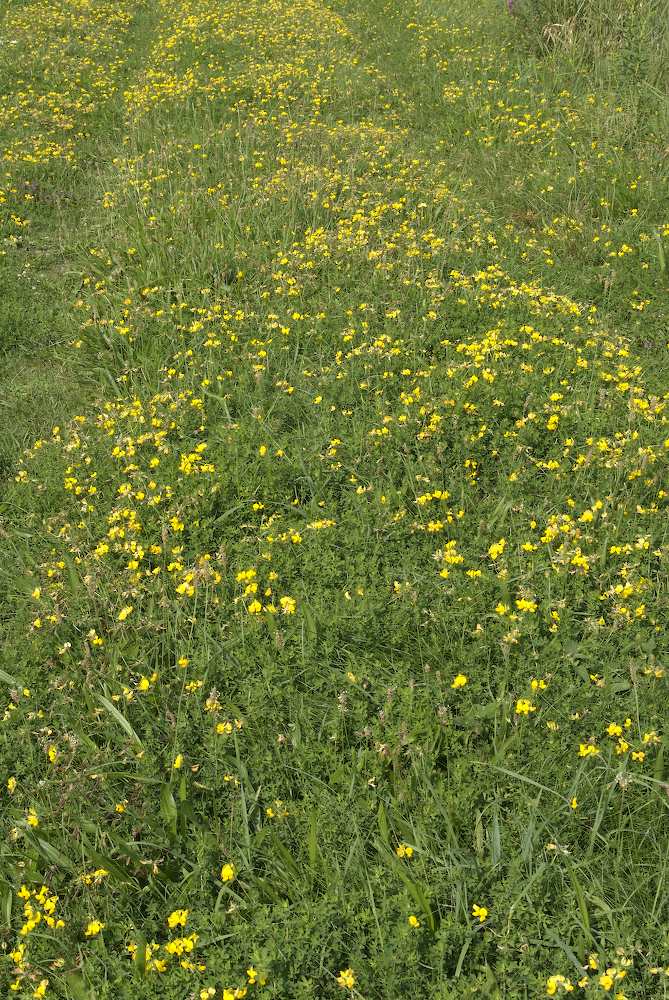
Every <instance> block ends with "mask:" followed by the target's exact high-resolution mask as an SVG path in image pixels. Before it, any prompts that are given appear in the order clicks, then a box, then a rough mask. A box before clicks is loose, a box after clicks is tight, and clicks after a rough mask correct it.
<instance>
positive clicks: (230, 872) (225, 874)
mask: <svg viewBox="0 0 669 1000" xmlns="http://www.w3.org/2000/svg"><path fill="white" fill-rule="evenodd" d="M234 877H235V866H234V865H233V864H230V863H228V864H225V865H223V867H222V868H221V879H222V880H223V881H224V882H232V880H233V879H234Z"/></svg>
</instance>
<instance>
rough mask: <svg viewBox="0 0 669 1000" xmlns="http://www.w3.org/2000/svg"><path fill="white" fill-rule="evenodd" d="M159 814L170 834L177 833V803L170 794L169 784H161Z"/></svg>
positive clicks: (174, 834)
mask: <svg viewBox="0 0 669 1000" xmlns="http://www.w3.org/2000/svg"><path fill="white" fill-rule="evenodd" d="M160 815H161V816H162V817H163V820H164V821H165V826H166V827H167V829H168V831H169V832H170V833H171V834H172V836H176V833H177V815H178V812H177V804H176V802H175V799H174V795H173V794H172V787H171V785H163V787H162V789H161V792H160Z"/></svg>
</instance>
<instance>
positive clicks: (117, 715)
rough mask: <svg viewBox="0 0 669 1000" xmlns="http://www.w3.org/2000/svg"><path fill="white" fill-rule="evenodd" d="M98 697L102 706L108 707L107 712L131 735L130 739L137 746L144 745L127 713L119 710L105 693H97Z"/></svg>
mask: <svg viewBox="0 0 669 1000" xmlns="http://www.w3.org/2000/svg"><path fill="white" fill-rule="evenodd" d="M96 698H97V700H98V701H99V702H100V704H101V705H102V707H103V708H104V709H106V711H107V712H109V714H110V715H111V717H112V719H114V720H115V721H116V722H118V724H119V726H120V727H121V729H122V730H123V731H124V733H127V735H128V736H129V737H130V739H131V740H132V741H133V742H134V743H136V744H137V746H140V747H141V746H142V745H143V744H142V741H141V740H140V738H139V736H138V735H137V733H136V732H135V730H134V729H133V728H132V726H131V725H130V723H129V722H128V720H127V719H126V717H125V715H123V714H122V713H121V712H119V710H118V708H117V707H116V705H115V704H114V703H113V702H112V701H110V700H109V698H106V697H105V696H104V695H103V694H97V695H96Z"/></svg>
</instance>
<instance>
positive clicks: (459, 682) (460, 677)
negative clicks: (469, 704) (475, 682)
mask: <svg viewBox="0 0 669 1000" xmlns="http://www.w3.org/2000/svg"><path fill="white" fill-rule="evenodd" d="M468 683H469V678H468V677H467V676H466V675H465V674H457V675H456V676H455V677H454V678H453V680H452V681H451V687H452V688H455V689H456V690H457V688H463V687H464V686H465V684H468Z"/></svg>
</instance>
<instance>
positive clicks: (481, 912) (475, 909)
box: [472, 903, 488, 924]
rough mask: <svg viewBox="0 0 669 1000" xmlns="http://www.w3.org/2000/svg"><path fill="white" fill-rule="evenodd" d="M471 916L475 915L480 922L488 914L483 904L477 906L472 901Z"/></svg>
mask: <svg viewBox="0 0 669 1000" xmlns="http://www.w3.org/2000/svg"><path fill="white" fill-rule="evenodd" d="M472 916H473V917H476V918H477V919H478V921H479V923H480V924H482V923H483V921H484V920H485V919H486V917H487V916H488V910H487V909H486V908H485V906H479V905H478V903H474V905H473V906H472Z"/></svg>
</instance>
